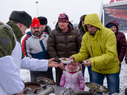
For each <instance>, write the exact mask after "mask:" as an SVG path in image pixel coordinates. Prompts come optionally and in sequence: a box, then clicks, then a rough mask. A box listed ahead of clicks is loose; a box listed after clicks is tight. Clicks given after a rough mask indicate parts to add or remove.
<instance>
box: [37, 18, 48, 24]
mask: <svg viewBox="0 0 127 95" xmlns="http://www.w3.org/2000/svg"><path fill="white" fill-rule="evenodd" d="M37 18H38V19H39V21H40V24H41V25H46V24H47V23H48V21H47V18H46V17H43V16H39V17H37Z"/></svg>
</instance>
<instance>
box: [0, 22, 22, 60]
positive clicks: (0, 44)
mask: <svg viewBox="0 0 127 95" xmlns="http://www.w3.org/2000/svg"><path fill="white" fill-rule="evenodd" d="M7 24H8V25H9V26H10V27H11V28H12V29H13V32H14V34H15V36H16V38H17V40H18V41H19V42H20V39H21V37H22V36H23V34H22V32H21V30H20V29H19V28H18V26H17V25H15V24H14V23H13V22H12V21H9V22H7ZM10 27H8V26H7V25H0V58H1V57H4V56H7V55H11V53H12V51H13V49H14V47H15V44H16V42H15V38H14V36H13V32H12V30H11V29H10Z"/></svg>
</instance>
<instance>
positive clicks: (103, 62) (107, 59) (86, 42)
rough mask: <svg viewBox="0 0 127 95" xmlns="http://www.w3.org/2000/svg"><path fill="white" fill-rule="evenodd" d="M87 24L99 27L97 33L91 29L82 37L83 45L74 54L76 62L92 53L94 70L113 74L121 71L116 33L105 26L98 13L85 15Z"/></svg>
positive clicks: (91, 60) (91, 59)
mask: <svg viewBox="0 0 127 95" xmlns="http://www.w3.org/2000/svg"><path fill="white" fill-rule="evenodd" d="M84 22H85V24H84V27H83V28H84V29H85V30H87V29H86V27H85V25H86V24H90V25H93V26H95V27H97V28H98V30H97V31H96V33H95V35H94V36H93V35H91V34H90V33H89V31H87V32H86V33H85V35H84V36H83V38H82V46H81V49H80V51H79V53H78V54H74V55H72V56H73V57H74V58H75V62H80V61H82V60H85V59H87V58H88V56H89V55H90V56H91V58H90V62H91V66H92V70H93V71H95V72H98V73H101V74H113V73H117V72H119V60H118V55H117V49H116V46H117V45H116V37H115V34H114V33H113V32H112V31H111V30H110V29H108V28H105V27H103V25H102V23H101V21H100V20H99V17H98V15H97V14H89V15H87V16H86V17H85V21H84Z"/></svg>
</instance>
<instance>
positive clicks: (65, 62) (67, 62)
mask: <svg viewBox="0 0 127 95" xmlns="http://www.w3.org/2000/svg"><path fill="white" fill-rule="evenodd" d="M62 59H63V58H60V60H61V62H62V63H64V64H70V63H71V60H70V59H69V58H66V60H62Z"/></svg>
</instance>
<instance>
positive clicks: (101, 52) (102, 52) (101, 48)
mask: <svg viewBox="0 0 127 95" xmlns="http://www.w3.org/2000/svg"><path fill="white" fill-rule="evenodd" d="M100 49H101V53H102V54H103V51H102V48H101V46H100Z"/></svg>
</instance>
